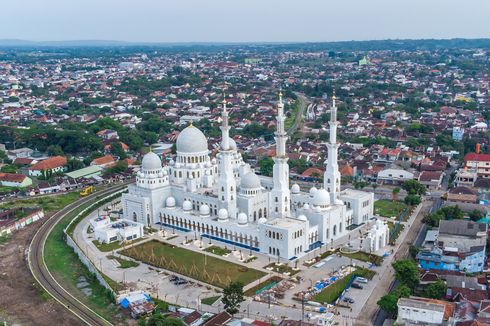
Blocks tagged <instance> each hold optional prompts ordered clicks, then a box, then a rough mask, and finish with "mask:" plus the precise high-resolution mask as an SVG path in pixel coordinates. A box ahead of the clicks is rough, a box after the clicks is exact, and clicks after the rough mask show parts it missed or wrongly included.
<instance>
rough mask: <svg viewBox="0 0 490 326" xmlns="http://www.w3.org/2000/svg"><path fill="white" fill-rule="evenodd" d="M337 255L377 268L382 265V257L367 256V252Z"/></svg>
mask: <svg viewBox="0 0 490 326" xmlns="http://www.w3.org/2000/svg"><path fill="white" fill-rule="evenodd" d="M339 254H341V255H342V256H345V257H349V258H352V259H357V260H360V261H365V262H368V263H373V264H374V265H377V266H381V264H382V263H383V257H381V256H378V255H375V254H368V253H367V252H363V251H358V252H354V253H343V252H340V251H339Z"/></svg>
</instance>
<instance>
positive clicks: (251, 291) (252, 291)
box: [244, 276, 282, 297]
mask: <svg viewBox="0 0 490 326" xmlns="http://www.w3.org/2000/svg"><path fill="white" fill-rule="evenodd" d="M280 281H282V278H280V277H279V276H272V277H271V278H269V279H267V280H265V281H264V282H261V283H259V284H257V285H255V286H253V287H251V288H250V289H248V290H247V291H245V293H244V294H245V295H246V296H248V297H252V296H254V295H255V294H256V293H257V291H259V290H260V289H263V288H265V287H266V286H269V285H271V284H272V283H279V282H280Z"/></svg>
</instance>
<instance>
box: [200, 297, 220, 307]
mask: <svg viewBox="0 0 490 326" xmlns="http://www.w3.org/2000/svg"><path fill="white" fill-rule="evenodd" d="M219 298H221V296H220V295H217V296H214V297H209V298H204V299H202V300H201V303H202V304H207V305H208V306H212V305H213V303H215V302H216V301H218V299H219Z"/></svg>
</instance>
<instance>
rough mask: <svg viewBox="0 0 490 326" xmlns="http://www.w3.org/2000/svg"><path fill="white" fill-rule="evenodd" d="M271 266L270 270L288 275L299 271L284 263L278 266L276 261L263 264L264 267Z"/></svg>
mask: <svg viewBox="0 0 490 326" xmlns="http://www.w3.org/2000/svg"><path fill="white" fill-rule="evenodd" d="M271 267H272V270H273V271H274V272H276V273H281V274H284V273H289V275H290V276H292V275H294V274H296V273H298V272H299V270H294V269H293V268H292V267H290V266H289V265H286V264H281V265H280V266H277V265H276V263H271V264H269V265H267V266H265V267H264V268H271Z"/></svg>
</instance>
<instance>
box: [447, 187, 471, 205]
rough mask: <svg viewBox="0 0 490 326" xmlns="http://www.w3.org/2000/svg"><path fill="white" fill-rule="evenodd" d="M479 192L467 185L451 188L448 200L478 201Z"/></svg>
mask: <svg viewBox="0 0 490 326" xmlns="http://www.w3.org/2000/svg"><path fill="white" fill-rule="evenodd" d="M477 199H478V193H477V192H476V191H474V190H471V189H469V188H466V187H455V188H451V189H449V190H448V192H447V200H448V201H452V202H462V203H476V202H477Z"/></svg>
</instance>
